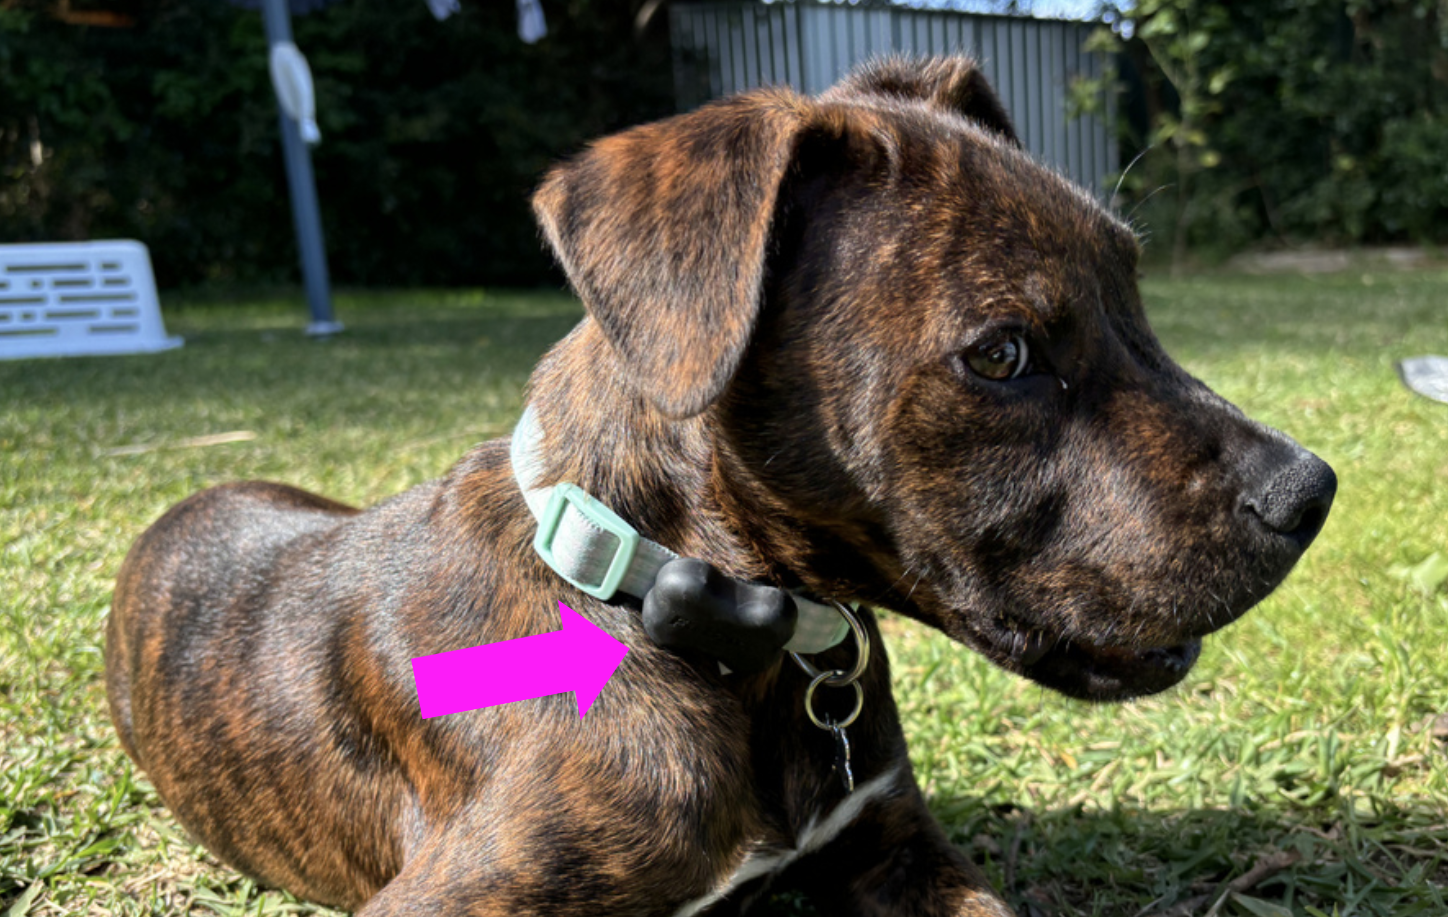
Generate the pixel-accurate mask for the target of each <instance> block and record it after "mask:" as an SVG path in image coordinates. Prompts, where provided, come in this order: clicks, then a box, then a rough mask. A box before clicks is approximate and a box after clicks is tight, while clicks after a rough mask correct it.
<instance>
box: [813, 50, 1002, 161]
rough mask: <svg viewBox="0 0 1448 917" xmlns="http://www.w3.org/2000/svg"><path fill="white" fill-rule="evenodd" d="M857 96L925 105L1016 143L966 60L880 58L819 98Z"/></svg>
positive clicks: (999, 107) (990, 93) (979, 75)
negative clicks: (932, 106)
mask: <svg viewBox="0 0 1448 917" xmlns="http://www.w3.org/2000/svg"><path fill="white" fill-rule="evenodd" d="M862 95H863V96H872V95H873V96H881V97H884V98H897V99H906V100H910V101H916V102H925V103H926V104H928V105H934V106H936V107H937V108H942V109H945V110H946V111H949V112H952V113H954V114H957V115H960V116H962V117H964V118H968V119H970V120H971V121H975V122H976V123H977V124H979V125H980V126H982V127H984V128H986V129H987V130H991V131H994V132H995V133H997V134H999V135H1000V136H1002V137H1004V138H1005V139H1006V140H1009V141H1010V142H1011V143H1013V144H1015V145H1016V146H1020V143H1021V141H1020V138H1018V137H1017V136H1016V130H1015V128H1014V127H1013V126H1011V117H1010V115H1008V114H1006V110H1005V108H1004V107H1003V106H1002V105H1001V102H1000V99H999V98H997V97H996V94H995V90H994V89H991V87H990V83H988V82H986V78H985V75H984V74H982V73H981V72H980V67H979V65H977V64H976V62H975V61H973V60H971V59H970V58H968V57H933V58H906V57H886V58H880V59H878V60H874V61H870V62H869V63H866V64H864V65H862V66H860V67H859V68H857V69H856V70H855V71H854V72H853V73H851V74H850V75H849V76H847V77H845V79H843V80H841V81H840V82H839V83H837V84H836V85H835V86H833V87H832V88H831V89H830V90H829V91H828V92H827V93H825V94H824V96H822V98H823V99H827V100H843V99H848V98H849V97H851V96H862Z"/></svg>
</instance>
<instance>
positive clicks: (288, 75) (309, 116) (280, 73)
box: [271, 41, 322, 146]
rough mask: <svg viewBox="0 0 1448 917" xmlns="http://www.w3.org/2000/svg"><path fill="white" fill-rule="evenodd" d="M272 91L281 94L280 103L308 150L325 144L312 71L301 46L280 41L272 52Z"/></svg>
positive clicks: (278, 96)
mask: <svg viewBox="0 0 1448 917" xmlns="http://www.w3.org/2000/svg"><path fill="white" fill-rule="evenodd" d="M271 78H272V88H273V89H275V90H276V93H277V103H278V104H279V105H281V108H282V111H283V112H285V113H286V115H287V117H289V118H291V119H292V120H293V121H295V122H297V129H298V130H299V131H300V132H301V135H302V140H303V141H304V142H305V143H306V144H307V145H308V146H316V145H317V144H318V143H320V142H321V141H322V132H321V131H319V130H318V129H317V100H316V96H315V94H314V93H313V91H312V68H311V67H309V66H307V59H306V57H305V56H303V55H302V52H301V51H300V50H298V48H297V46H296V45H294V44H292V43H291V42H289V41H279V42H277V43H276V44H274V45H272V48H271Z"/></svg>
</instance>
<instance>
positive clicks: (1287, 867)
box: [751, 799, 1448, 917]
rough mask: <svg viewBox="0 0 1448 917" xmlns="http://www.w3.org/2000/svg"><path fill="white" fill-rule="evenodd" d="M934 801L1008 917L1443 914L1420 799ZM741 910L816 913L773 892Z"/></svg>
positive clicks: (1433, 812) (1446, 893) (808, 916)
mask: <svg viewBox="0 0 1448 917" xmlns="http://www.w3.org/2000/svg"><path fill="white" fill-rule="evenodd" d="M935 809H936V812H937V815H939V816H940V817H942V818H943V819H944V820H945V821H946V822H947V823H948V824H949V825H950V830H951V833H952V835H953V837H954V839H955V840H956V842H957V843H958V844H960V846H961V847H962V849H964V850H965V851H967V853H968V854H969V855H970V856H971V858H972V859H973V860H974V861H975V862H976V864H977V865H978V866H980V867H981V869H982V870H983V871H984V872H985V873H986V875H987V876H988V877H989V879H990V882H991V885H992V886H993V887H994V888H996V889H997V890H998V891H1002V892H1003V893H1004V895H1005V897H1006V899H1007V901H1009V902H1010V904H1011V906H1012V907H1014V908H1015V909H1016V911H1017V913H1018V914H1019V915H1020V917H1084V915H1092V917H1148V915H1151V917H1188V915H1201V914H1207V913H1209V912H1210V913H1213V914H1217V915H1220V917H1237V915H1242V917H1260V915H1268V917H1286V915H1303V917H1307V915H1314V911H1313V910H1311V909H1312V908H1315V909H1316V911H1317V912H1320V913H1322V914H1334V913H1338V914H1344V915H1346V914H1354V915H1375V917H1377V915H1381V917H1407V915H1422V917H1442V915H1444V914H1448V815H1445V813H1444V811H1443V809H1442V807H1435V806H1432V805H1430V804H1428V803H1427V802H1426V801H1425V802H1424V803H1423V804H1421V805H1414V806H1406V807H1405V806H1399V805H1376V806H1372V807H1366V806H1364V805H1361V804H1360V805H1358V806H1356V807H1354V806H1352V805H1349V804H1347V803H1342V804H1340V805H1339V806H1338V807H1337V809H1336V810H1332V809H1330V808H1329V809H1325V810H1322V811H1289V810H1258V811H1252V810H1248V809H1185V810H1155V809H1153V810H1131V809H1120V810H1115V811H1104V812H1103V811H1085V810H1083V809H1080V808H1070V809H1057V810H1043V811H1031V810H1026V809H1020V808H1017V807H1015V806H1010V805H1006V806H998V807H995V808H993V809H987V808H983V807H981V806H980V804H979V803H978V802H974V801H970V800H966V799H957V800H949V801H942V800H937V801H936V804H935ZM1415 838H1416V839H1417V840H1414V839H1415ZM822 855H824V856H828V854H822ZM1223 899H1225V900H1223ZM1243 899H1247V900H1246V901H1244V900H1243ZM1263 902H1265V903H1266V905H1267V906H1265V907H1264V905H1263ZM1214 907H1216V908H1217V909H1216V910H1213V908H1214ZM1254 908H1256V909H1255V910H1254ZM1274 908H1276V909H1274ZM751 917H826V915H824V914H823V913H822V912H819V911H817V910H816V909H814V908H813V907H812V906H811V905H810V904H808V903H807V902H806V901H805V899H804V898H803V897H802V896H800V895H798V894H795V893H792V892H783V893H781V894H778V895H776V896H775V897H774V898H773V899H772V900H771V901H770V902H769V904H768V905H766V906H764V907H763V908H762V909H760V910H759V911H758V912H757V914H752V915H751Z"/></svg>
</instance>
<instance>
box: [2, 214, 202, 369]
mask: <svg viewBox="0 0 1448 917" xmlns="http://www.w3.org/2000/svg"><path fill="white" fill-rule="evenodd" d="M180 346H181V339H180V338H179V337H167V336H166V328H165V326H164V325H162V323H161V303H160V301H159V300H158V299H157V298H156V278H155V276H154V275H153V274H152V273H151V256H150V253H148V252H147V251H146V246H144V245H142V244H141V243H140V242H133V241H130V240H127V239H118V240H111V241H105V242H50V243H44V244H36V245H0V360H14V359H20V358H25V357H79V356H87V355H92V354H117V353H147V352H151V351H156V350H170V349H171V348H172V347H180Z"/></svg>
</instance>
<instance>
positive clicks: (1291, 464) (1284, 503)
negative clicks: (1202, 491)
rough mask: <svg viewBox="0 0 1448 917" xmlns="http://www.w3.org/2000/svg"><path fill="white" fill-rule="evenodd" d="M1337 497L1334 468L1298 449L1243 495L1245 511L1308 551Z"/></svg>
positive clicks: (1259, 478) (1258, 479)
mask: <svg viewBox="0 0 1448 917" xmlns="http://www.w3.org/2000/svg"><path fill="white" fill-rule="evenodd" d="M1336 494H1337V475H1336V474H1334V473H1333V470H1332V467H1331V466H1330V465H1328V464H1327V462H1324V461H1323V460H1322V459H1320V458H1318V457H1317V456H1315V455H1313V454H1312V453H1311V452H1308V451H1307V450H1306V449H1302V448H1300V447H1298V448H1296V449H1294V450H1293V451H1292V453H1291V454H1290V455H1289V456H1287V458H1286V460H1285V461H1282V462H1281V463H1279V464H1276V465H1275V466H1274V467H1270V468H1268V469H1266V470H1265V471H1264V472H1263V473H1262V474H1260V475H1258V476H1257V480H1256V482H1254V484H1253V485H1251V486H1249V487H1248V489H1247V492H1246V493H1244V494H1243V495H1242V508H1243V509H1245V510H1246V511H1247V512H1248V513H1250V514H1251V515H1252V516H1254V517H1256V518H1257V519H1258V520H1259V521H1260V522H1261V523H1262V524H1263V525H1264V526H1266V527H1267V528H1268V529H1271V530H1272V531H1273V532H1275V533H1277V534H1279V535H1284V536H1286V537H1287V538H1289V539H1291V540H1292V541H1294V542H1296V543H1297V546H1298V549H1299V550H1305V549H1306V548H1307V546H1308V545H1309V544H1311V543H1312V539H1314V538H1316V537H1317V533H1318V532H1320V531H1322V524H1323V523H1324V522H1326V521H1327V511H1328V510H1329V509H1331V508H1332V498H1333V497H1334V496H1335V495H1336Z"/></svg>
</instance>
